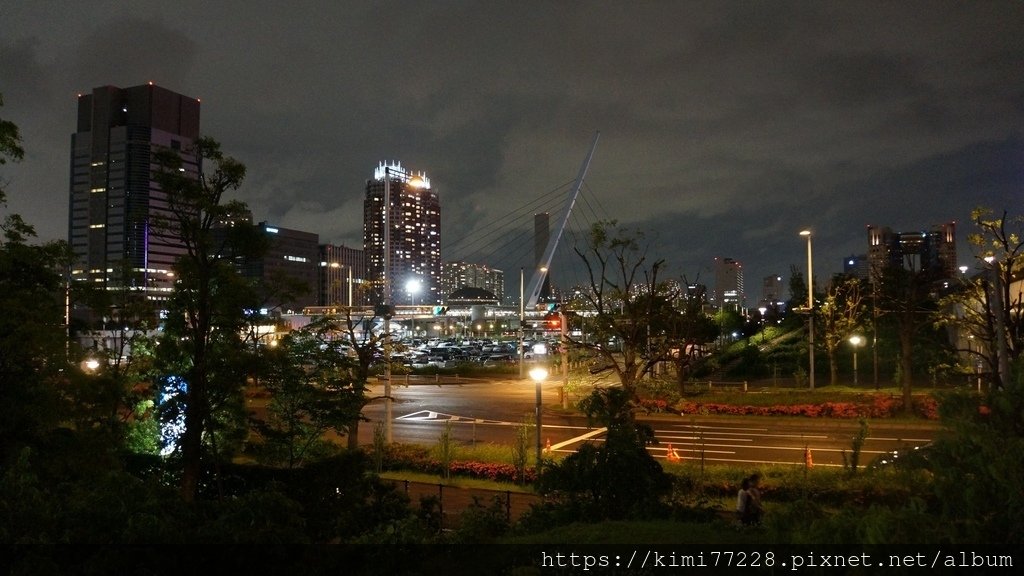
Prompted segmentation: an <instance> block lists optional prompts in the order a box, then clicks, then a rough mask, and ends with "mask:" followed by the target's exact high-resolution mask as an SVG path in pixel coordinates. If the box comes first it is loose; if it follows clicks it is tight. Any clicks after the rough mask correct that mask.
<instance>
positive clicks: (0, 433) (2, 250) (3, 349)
mask: <svg viewBox="0 0 1024 576" xmlns="http://www.w3.org/2000/svg"><path fill="white" fill-rule="evenodd" d="M0 104H2V101H0ZM20 143H21V137H20V135H19V134H18V127H17V125H16V124H14V123H12V122H9V121H6V120H2V119H0V164H4V163H6V161H7V160H8V159H10V160H13V161H18V160H20V159H21V158H22V157H23V156H24V150H23V149H22V148H21V144H20ZM6 205H7V204H6V196H5V194H4V191H3V190H2V189H0V208H5V207H6ZM35 237H36V233H35V229H34V228H33V227H32V226H31V225H29V224H28V223H26V222H25V221H24V220H23V219H22V218H21V216H20V215H18V214H6V215H5V216H4V218H3V220H2V221H0V462H7V461H8V459H9V458H10V457H12V456H13V455H15V454H17V453H18V452H19V450H20V448H21V447H22V446H25V445H27V444H31V443H33V442H35V441H37V440H38V439H39V437H40V436H41V435H43V434H45V433H46V432H47V431H49V430H50V429H52V428H53V427H54V426H55V425H56V424H57V423H59V422H60V420H61V418H63V417H64V416H66V410H65V408H66V407H67V404H66V403H65V402H64V399H63V398H62V394H61V392H62V391H63V390H65V389H66V383H67V378H66V372H65V369H66V368H67V354H68V350H67V338H66V336H67V335H66V326H65V315H64V311H65V309H64V295H65V287H64V281H63V279H62V278H61V273H62V272H63V271H64V270H65V269H66V268H67V266H68V264H69V263H70V262H71V256H70V250H69V248H68V246H67V243H66V242H46V243H43V244H34V243H32V241H33V240H34V239H35Z"/></svg>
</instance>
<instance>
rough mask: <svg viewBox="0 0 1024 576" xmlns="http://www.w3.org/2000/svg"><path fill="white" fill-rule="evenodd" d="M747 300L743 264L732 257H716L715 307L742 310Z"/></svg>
mask: <svg viewBox="0 0 1024 576" xmlns="http://www.w3.org/2000/svg"><path fill="white" fill-rule="evenodd" d="M745 300H746V297H745V295H744V293H743V265H742V264H740V263H739V262H738V261H736V260H733V259H732V258H715V302H714V305H715V307H717V308H718V309H720V310H725V309H731V310H736V311H742V310H743V307H744V306H745V305H746V301H745Z"/></svg>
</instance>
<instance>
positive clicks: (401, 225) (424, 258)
mask: <svg viewBox="0 0 1024 576" xmlns="http://www.w3.org/2000/svg"><path fill="white" fill-rule="evenodd" d="M387 189H390V196H391V203H390V204H391V205H390V220H391V221H390V223H389V227H388V228H389V230H390V236H391V237H390V243H391V250H390V279H391V299H390V300H391V302H392V303H395V302H398V301H400V300H402V297H401V296H402V293H403V291H404V286H406V285H407V284H408V282H409V281H411V280H415V281H419V282H420V285H421V286H422V289H421V290H422V291H421V292H420V294H419V295H418V296H417V301H418V302H421V303H423V304H427V303H438V302H440V300H441V297H442V296H441V203H440V200H439V199H438V196H437V193H436V192H434V191H433V190H432V189H431V187H430V178H427V175H426V174H424V173H423V172H418V173H413V172H410V171H408V170H406V169H405V168H404V167H402V164H401V163H400V162H395V163H393V164H385V163H381V164H380V165H379V166H377V168H376V169H375V170H374V171H373V179H372V180H367V182H366V198H365V199H364V201H363V250H364V252H365V258H366V279H367V280H369V281H370V282H371V283H372V286H373V289H374V292H375V293H376V300H377V301H378V302H382V301H384V300H385V299H387V295H386V294H384V266H385V253H384V245H385V234H384V232H385V228H384V196H385V190H387Z"/></svg>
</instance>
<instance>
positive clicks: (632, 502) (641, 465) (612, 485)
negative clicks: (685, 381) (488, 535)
mask: <svg viewBox="0 0 1024 576" xmlns="http://www.w3.org/2000/svg"><path fill="white" fill-rule="evenodd" d="M581 407H582V408H583V410H584V411H585V412H586V413H587V416H588V418H590V419H591V420H592V421H594V422H596V423H597V424H600V425H603V426H605V427H607V428H608V431H607V433H606V435H605V441H604V443H602V444H601V445H599V446H598V445H594V444H591V443H586V444H584V445H583V446H581V447H580V449H579V450H578V451H577V452H576V453H574V454H571V455H569V456H567V457H566V458H565V459H563V460H562V461H561V462H558V463H552V464H551V465H549V466H547V467H545V469H544V473H543V475H542V476H541V478H540V486H541V489H542V490H544V491H548V492H556V493H564V494H566V495H567V496H568V501H569V506H572V507H575V508H576V509H577V512H578V513H579V514H580V515H581V516H582V517H583V518H585V519H590V520H600V519H606V518H608V519H622V518H627V517H632V518H650V517H653V516H656V515H658V514H659V513H660V511H661V510H662V499H663V498H664V497H665V496H667V495H668V493H669V492H670V491H671V489H672V483H671V479H670V476H669V475H668V474H666V473H665V472H664V471H663V470H662V468H661V465H660V464H658V462H657V461H656V460H655V459H654V457H653V456H651V455H650V453H649V452H647V445H648V444H651V443H652V442H653V441H654V431H653V430H651V428H650V427H648V426H645V425H641V424H637V422H636V421H635V419H634V418H633V411H632V401H631V398H630V395H629V394H628V393H627V392H626V391H625V390H623V389H622V388H600V389H597V390H595V391H594V392H593V393H592V394H591V395H590V396H588V397H587V398H585V399H584V400H583V402H582V403H581Z"/></svg>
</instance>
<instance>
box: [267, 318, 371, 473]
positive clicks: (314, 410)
mask: <svg viewBox="0 0 1024 576" xmlns="http://www.w3.org/2000/svg"><path fill="white" fill-rule="evenodd" d="M338 332H339V331H338V327H337V326H336V323H335V321H334V320H331V319H328V318H320V319H317V320H315V321H314V322H313V323H311V324H309V325H307V326H305V327H303V328H301V329H299V330H296V331H293V332H291V333H290V334H288V335H287V336H285V337H284V338H283V339H282V340H281V341H280V343H279V344H278V345H277V346H275V347H274V348H272V349H271V350H270V351H268V353H267V356H266V362H265V363H264V364H265V369H264V373H263V375H262V378H261V380H260V382H261V384H262V386H263V387H264V388H266V389H267V390H268V391H269V392H270V404H269V406H268V408H267V417H266V418H265V419H263V418H253V419H252V421H253V425H254V427H255V428H256V429H257V430H258V431H259V433H260V435H261V436H262V437H263V439H264V441H265V442H266V443H267V444H268V447H269V448H270V449H271V451H272V452H275V453H276V454H278V455H279V456H280V458H279V459H280V460H282V461H283V462H284V463H285V464H287V466H288V467H289V468H293V467H295V466H297V465H299V464H301V463H302V462H304V461H305V460H307V459H309V457H310V456H311V455H313V454H316V453H318V452H322V448H323V447H324V444H325V442H324V441H323V440H322V438H323V435H324V434H325V433H326V432H327V431H329V430H334V431H335V432H337V433H338V434H345V433H346V432H347V431H348V430H347V427H348V425H349V424H350V423H351V422H353V421H357V420H358V417H359V411H360V410H361V409H362V407H363V404H364V403H365V401H364V400H363V386H362V385H361V384H360V383H358V382H356V381H355V380H353V378H352V371H351V367H352V364H353V363H354V361H353V359H352V358H350V357H349V355H348V352H347V346H345V342H344V340H341V339H337V338H334V336H335V335H336V334H337V333H338Z"/></svg>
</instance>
